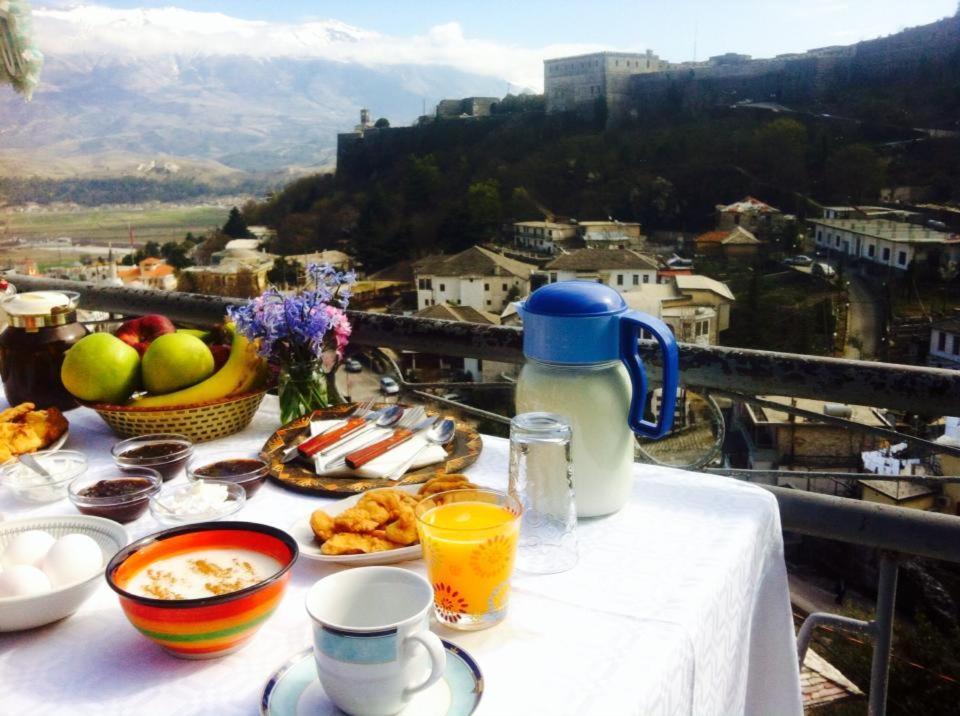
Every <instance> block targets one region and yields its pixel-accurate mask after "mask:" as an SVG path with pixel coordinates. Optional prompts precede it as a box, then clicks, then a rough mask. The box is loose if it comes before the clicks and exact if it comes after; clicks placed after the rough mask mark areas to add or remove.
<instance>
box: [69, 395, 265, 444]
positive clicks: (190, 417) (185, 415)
mask: <svg viewBox="0 0 960 716" xmlns="http://www.w3.org/2000/svg"><path fill="white" fill-rule="evenodd" d="M266 392H267V391H266V389H262V390H257V391H253V392H250V393H242V394H241V395H233V396H231V397H229V398H221V399H220V400H212V401H210V402H208V403H197V404H195V405H182V406H177V407H170V408H167V407H164V408H137V407H132V406H127V405H110V404H108V403H86V406H87V407H88V408H92V409H93V410H96V411H97V414H98V415H99V416H100V417H101V418H103V419H104V421H105V422H106V423H107V425H109V426H110V428H111V429H112V430H113V432H115V433H116V434H117V435H121V436H123V437H137V436H140V435H149V434H150V433H177V434H178V435H185V436H186V437H188V438H190V439H191V440H193V441H194V442H205V441H207V440H216V439H217V438H222V437H225V436H227V435H233V433H236V432H240V431H241V430H243V429H244V428H245V427H247V425H249V424H250V421H251V420H253V416H254V414H255V413H256V412H257V408H259V407H260V402H261V401H262V400H263V396H264V395H265V394H266Z"/></svg>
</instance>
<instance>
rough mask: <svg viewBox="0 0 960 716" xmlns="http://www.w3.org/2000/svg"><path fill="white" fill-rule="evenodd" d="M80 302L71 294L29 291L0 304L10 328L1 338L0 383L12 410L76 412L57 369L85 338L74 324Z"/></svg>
mask: <svg viewBox="0 0 960 716" xmlns="http://www.w3.org/2000/svg"><path fill="white" fill-rule="evenodd" d="M79 298H80V294H78V293H74V292H73V291H32V292H29V293H21V294H16V295H14V296H10V297H9V298H7V299H6V300H4V302H3V304H2V305H3V311H4V313H5V314H6V317H7V321H9V324H10V325H8V326H7V327H6V328H4V329H3V332H2V333H0V379H2V380H3V389H4V391H5V392H6V397H7V401H8V402H9V403H10V405H17V404H18V403H25V402H30V403H34V404H35V405H36V406H37V407H38V408H48V407H51V406H54V407H57V408H60V409H61V410H69V409H70V408H75V407H77V401H76V399H75V398H74V397H73V396H72V395H70V393H68V392H67V390H66V388H64V387H63V382H62V381H61V380H60V366H62V365H63V356H64V354H65V353H66V352H67V349H68V348H70V346H72V345H73V344H74V343H76V342H77V341H79V340H80V339H81V338H83V337H84V336H85V335H87V329H86V328H85V327H84V326H83V325H81V324H80V323H78V322H77V303H78V300H79Z"/></svg>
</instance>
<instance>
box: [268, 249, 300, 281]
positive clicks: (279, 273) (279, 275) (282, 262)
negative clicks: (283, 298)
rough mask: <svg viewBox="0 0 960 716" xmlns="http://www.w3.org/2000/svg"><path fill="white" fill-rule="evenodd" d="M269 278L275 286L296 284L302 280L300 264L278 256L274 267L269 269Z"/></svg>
mask: <svg viewBox="0 0 960 716" xmlns="http://www.w3.org/2000/svg"><path fill="white" fill-rule="evenodd" d="M267 280H268V281H269V282H270V283H272V284H273V285H274V286H296V285H297V284H298V283H299V281H300V264H298V263H297V262H296V261H292V260H290V259H286V258H284V257H283V256H278V257H277V258H276V259H274V262H273V268H271V269H270V270H269V271H267Z"/></svg>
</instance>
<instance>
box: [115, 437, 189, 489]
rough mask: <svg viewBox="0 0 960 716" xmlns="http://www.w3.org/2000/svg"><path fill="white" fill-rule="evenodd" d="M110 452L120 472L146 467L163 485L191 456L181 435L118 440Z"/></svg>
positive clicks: (181, 468)
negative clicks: (155, 474) (130, 468)
mask: <svg viewBox="0 0 960 716" xmlns="http://www.w3.org/2000/svg"><path fill="white" fill-rule="evenodd" d="M110 452H111V454H112V455H113V461H114V462H115V463H117V465H118V466H119V467H120V468H121V469H126V468H128V467H148V468H150V469H151V470H156V471H157V472H159V473H160V477H162V478H163V481H164V482H167V481H168V480H172V479H173V478H175V477H177V476H178V475H179V474H180V473H181V472H182V471H183V468H184V465H186V464H187V460H189V459H190V457H191V456H192V455H193V443H192V442H191V441H190V438H187V437H184V436H183V435H176V434H174V433H154V434H152V435H141V436H140V437H136V438H129V439H127V440H121V441H120V442H118V443H117V444H116V445H114V446H113V449H112V450H111V451H110Z"/></svg>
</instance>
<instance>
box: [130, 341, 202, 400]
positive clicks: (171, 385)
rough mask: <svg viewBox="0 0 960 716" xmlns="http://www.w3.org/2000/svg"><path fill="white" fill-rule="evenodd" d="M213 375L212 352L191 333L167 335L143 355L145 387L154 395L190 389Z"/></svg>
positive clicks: (151, 345) (154, 343) (152, 344)
mask: <svg viewBox="0 0 960 716" xmlns="http://www.w3.org/2000/svg"><path fill="white" fill-rule="evenodd" d="M211 375H213V353H211V352H210V349H209V348H208V347H207V344H206V343H204V342H203V341H201V340H200V339H199V338H197V337H196V336H192V335H190V334H189V333H167V334H166V335H163V336H160V337H159V338H157V339H155V340H154V341H153V343H151V344H150V347H149V348H147V352H146V353H144V354H143V387H144V388H146V389H147V392H149V393H153V394H154V395H163V394H164V393H172V392H173V391H175V390H180V389H181V388H189V387H190V386H191V385H196V384H197V383H199V382H200V381H201V380H206V379H207V378H209V377H210V376H211Z"/></svg>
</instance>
